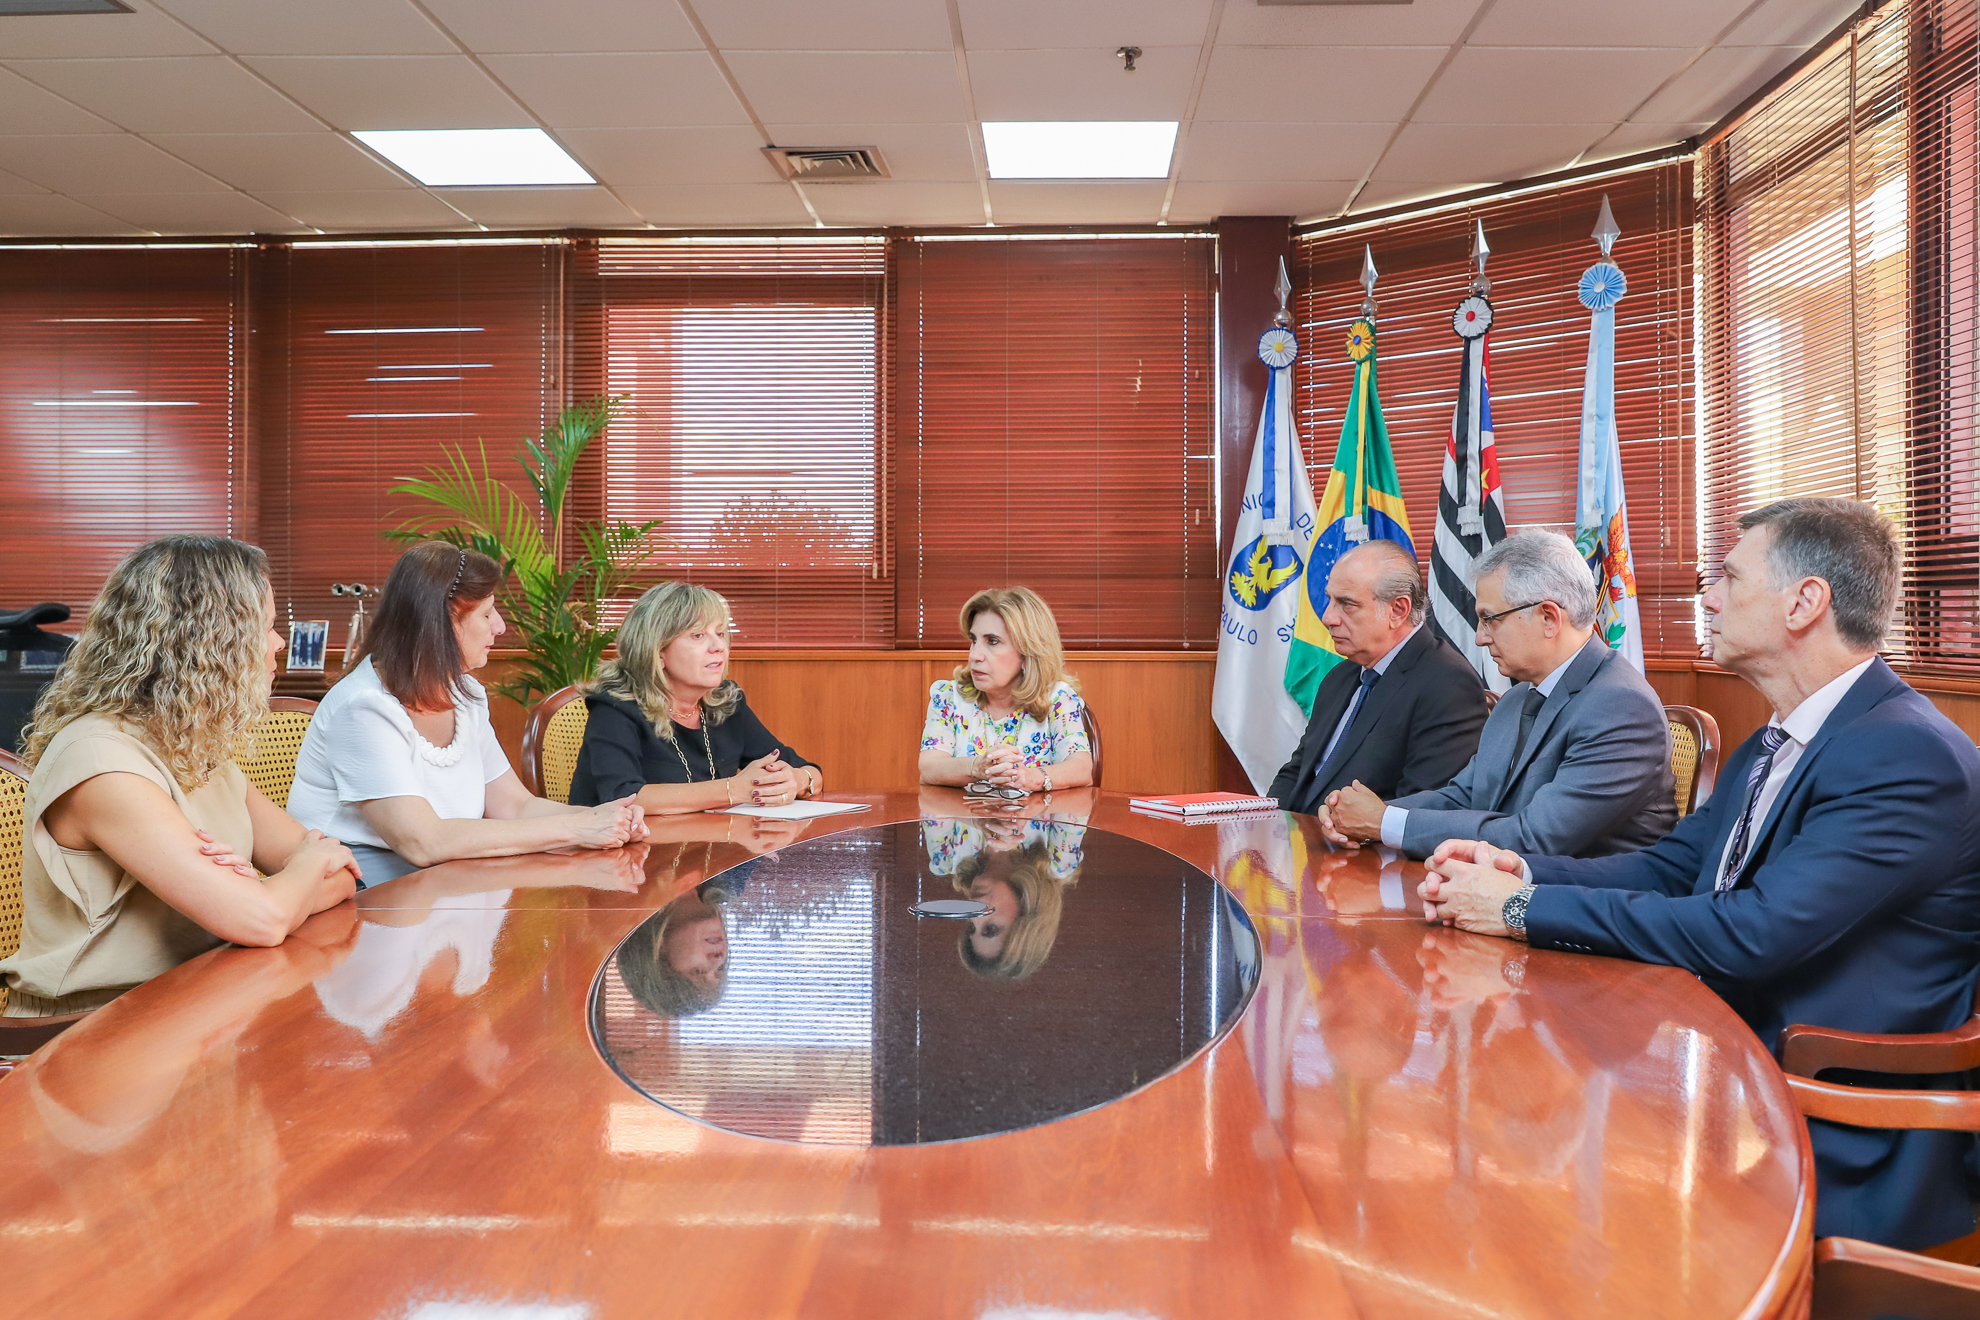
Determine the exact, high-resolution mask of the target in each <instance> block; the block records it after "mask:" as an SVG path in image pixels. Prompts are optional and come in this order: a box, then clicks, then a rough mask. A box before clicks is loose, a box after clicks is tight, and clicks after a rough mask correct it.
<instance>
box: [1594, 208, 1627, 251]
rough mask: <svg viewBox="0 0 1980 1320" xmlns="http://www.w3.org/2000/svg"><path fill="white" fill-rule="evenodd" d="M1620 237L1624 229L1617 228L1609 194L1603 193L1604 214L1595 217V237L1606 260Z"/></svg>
mask: <svg viewBox="0 0 1980 1320" xmlns="http://www.w3.org/2000/svg"><path fill="white" fill-rule="evenodd" d="M1620 237H1622V230H1620V229H1618V228H1616V217H1615V213H1614V212H1612V211H1610V210H1609V194H1607V193H1603V194H1602V214H1600V215H1599V216H1596V217H1595V233H1594V239H1595V243H1596V246H1598V247H1600V248H1601V249H1602V257H1603V259H1604V260H1607V259H1608V257H1609V251H1610V249H1611V248H1613V247H1615V245H1616V240H1617V239H1618V238H1620Z"/></svg>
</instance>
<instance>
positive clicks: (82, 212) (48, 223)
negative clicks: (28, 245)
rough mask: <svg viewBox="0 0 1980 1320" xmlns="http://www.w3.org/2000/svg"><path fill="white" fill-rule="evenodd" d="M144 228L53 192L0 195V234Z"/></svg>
mask: <svg viewBox="0 0 1980 1320" xmlns="http://www.w3.org/2000/svg"><path fill="white" fill-rule="evenodd" d="M143 232H144V231H143V230H142V229H140V228H138V227H137V226H136V225H133V224H130V223H128V222H126V221H123V220H119V219H117V218H116V217H115V216H111V215H105V214H104V213H103V212H101V211H99V210H97V209H96V208H95V207H91V206H84V205H83V204H82V203H81V202H78V201H73V200H71V199H69V198H67V197H57V196H55V195H54V194H52V193H40V194H37V195H33V196H28V195H15V196H0V234H4V235H5V236H7V237H8V238H69V237H73V236H76V235H100V236H102V237H105V238H109V237H113V236H115V237H125V236H129V235H133V234H141V233H143Z"/></svg>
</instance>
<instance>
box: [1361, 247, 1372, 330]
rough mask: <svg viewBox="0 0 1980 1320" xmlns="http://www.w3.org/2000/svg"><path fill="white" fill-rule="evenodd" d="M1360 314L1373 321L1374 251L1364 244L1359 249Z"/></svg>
mask: <svg viewBox="0 0 1980 1320" xmlns="http://www.w3.org/2000/svg"><path fill="white" fill-rule="evenodd" d="M1361 295H1362V297H1361V314H1362V315H1363V316H1366V317H1368V318H1369V319H1371V320H1372V319H1374V316H1375V249H1374V248H1373V247H1372V246H1370V245H1368V244H1366V243H1364V244H1362V247H1361Z"/></svg>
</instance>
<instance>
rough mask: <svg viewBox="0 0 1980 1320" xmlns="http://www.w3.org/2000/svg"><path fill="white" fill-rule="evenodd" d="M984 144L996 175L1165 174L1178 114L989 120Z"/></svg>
mask: <svg viewBox="0 0 1980 1320" xmlns="http://www.w3.org/2000/svg"><path fill="white" fill-rule="evenodd" d="M983 149H984V152H985V153H986V154H987V155H988V157H989V164H990V177H991V178H993V179H1165V178H1167V177H1168V175H1169V158H1170V157H1171V156H1173V155H1174V154H1175V150H1176V124H1175V121H1174V120H1157V121H1147V120H1111V121H1101V122H1073V123H1054V122H1022V123H989V124H985V125H984V126H983Z"/></svg>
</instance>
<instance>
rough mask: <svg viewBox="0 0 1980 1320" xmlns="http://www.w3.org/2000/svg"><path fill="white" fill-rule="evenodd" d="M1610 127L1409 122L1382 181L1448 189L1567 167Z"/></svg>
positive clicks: (1379, 174)
mask: <svg viewBox="0 0 1980 1320" xmlns="http://www.w3.org/2000/svg"><path fill="white" fill-rule="evenodd" d="M1608 131H1609V125H1607V124H1407V125H1405V126H1404V127H1403V131H1402V132H1401V133H1400V134H1398V135H1397V137H1396V141H1395V145H1393V146H1391V147H1390V148H1389V153H1388V154H1387V155H1386V156H1384V157H1382V163H1381V164H1380V165H1379V166H1377V167H1376V170H1375V177H1376V178H1378V179H1442V180H1444V185H1443V186H1444V188H1445V189H1446V190H1447V191H1448V190H1452V189H1457V188H1467V187H1471V186H1473V185H1475V184H1482V183H1502V182H1504V181H1505V180H1507V179H1525V178H1530V177H1532V176H1533V175H1535V174H1546V173H1548V172H1550V171H1553V170H1560V169H1566V168H1567V167H1568V165H1570V164H1572V163H1573V161H1574V159H1575V157H1576V156H1578V155H1580V154H1581V153H1582V152H1583V151H1584V150H1586V149H1587V148H1588V147H1589V146H1590V145H1591V144H1592V143H1593V142H1595V140H1596V139H1598V138H1600V137H1602V136H1603V135H1604V134H1605V133H1607V132H1608Z"/></svg>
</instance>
